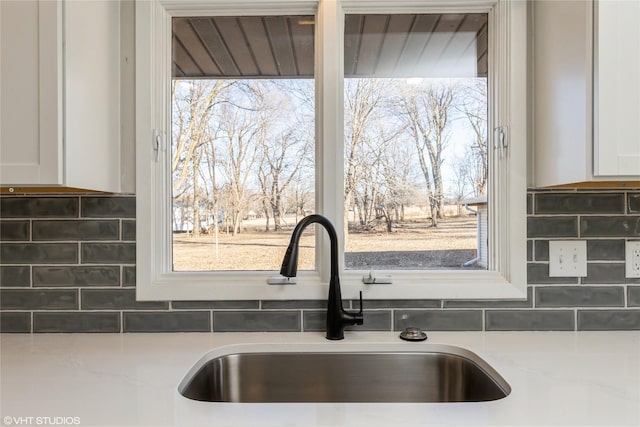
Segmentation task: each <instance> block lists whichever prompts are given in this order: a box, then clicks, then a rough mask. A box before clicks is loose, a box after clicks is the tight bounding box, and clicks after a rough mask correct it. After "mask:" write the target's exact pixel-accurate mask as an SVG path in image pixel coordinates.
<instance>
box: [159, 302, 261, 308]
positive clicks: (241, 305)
mask: <svg viewBox="0 0 640 427" xmlns="http://www.w3.org/2000/svg"><path fill="white" fill-rule="evenodd" d="M171 308H173V309H176V310H196V309H209V310H257V309H258V308H260V301H258V300H253V301H252V300H240V301H173V302H172V303H171Z"/></svg>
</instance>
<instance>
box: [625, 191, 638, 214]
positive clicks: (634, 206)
mask: <svg viewBox="0 0 640 427" xmlns="http://www.w3.org/2000/svg"><path fill="white" fill-rule="evenodd" d="M627 207H628V209H627V210H628V213H630V214H640V193H629V197H628V198H627Z"/></svg>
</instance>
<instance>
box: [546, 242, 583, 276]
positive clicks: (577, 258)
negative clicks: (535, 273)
mask: <svg viewBox="0 0 640 427" xmlns="http://www.w3.org/2000/svg"><path fill="white" fill-rule="evenodd" d="M586 275H587V242H586V240H551V241H549V277H585V276H586Z"/></svg>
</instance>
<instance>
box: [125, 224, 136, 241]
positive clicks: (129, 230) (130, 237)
mask: <svg viewBox="0 0 640 427" xmlns="http://www.w3.org/2000/svg"><path fill="white" fill-rule="evenodd" d="M122 240H126V241H132V242H135V241H136V222H135V220H128V219H123V220H122Z"/></svg>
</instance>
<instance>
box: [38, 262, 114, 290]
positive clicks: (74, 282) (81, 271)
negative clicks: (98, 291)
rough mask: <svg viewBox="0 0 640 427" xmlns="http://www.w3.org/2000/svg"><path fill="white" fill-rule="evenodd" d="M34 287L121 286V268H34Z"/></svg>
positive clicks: (111, 266) (108, 266)
mask: <svg viewBox="0 0 640 427" xmlns="http://www.w3.org/2000/svg"><path fill="white" fill-rule="evenodd" d="M32 268H33V286H38V287H48V286H120V266H119V265H105V266H101V265H100V266H73V265H71V266H54V267H49V266H33V267H32Z"/></svg>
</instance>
